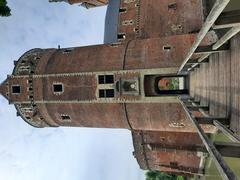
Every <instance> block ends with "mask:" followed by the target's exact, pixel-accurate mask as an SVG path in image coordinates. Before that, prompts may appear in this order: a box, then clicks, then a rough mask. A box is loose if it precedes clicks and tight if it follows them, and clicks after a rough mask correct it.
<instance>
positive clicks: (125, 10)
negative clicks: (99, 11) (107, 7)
mask: <svg viewBox="0 0 240 180" xmlns="http://www.w3.org/2000/svg"><path fill="white" fill-rule="evenodd" d="M119 12H120V13H125V12H127V8H120V9H119Z"/></svg>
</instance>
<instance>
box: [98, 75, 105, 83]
mask: <svg viewBox="0 0 240 180" xmlns="http://www.w3.org/2000/svg"><path fill="white" fill-rule="evenodd" d="M104 83H105V77H104V76H103V75H100V76H98V84H104Z"/></svg>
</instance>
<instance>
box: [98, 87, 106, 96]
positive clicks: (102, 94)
mask: <svg viewBox="0 0 240 180" xmlns="http://www.w3.org/2000/svg"><path fill="white" fill-rule="evenodd" d="M104 97H105V90H104V89H100V90H99V98H104Z"/></svg>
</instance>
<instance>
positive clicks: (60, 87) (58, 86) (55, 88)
mask: <svg viewBox="0 0 240 180" xmlns="http://www.w3.org/2000/svg"><path fill="white" fill-rule="evenodd" d="M53 92H55V93H62V92H63V85H62V84H54V85H53Z"/></svg>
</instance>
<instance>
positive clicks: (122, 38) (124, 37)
mask: <svg viewBox="0 0 240 180" xmlns="http://www.w3.org/2000/svg"><path fill="white" fill-rule="evenodd" d="M117 38H118V40H124V39H126V34H125V33H119V34H118V36H117Z"/></svg>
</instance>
